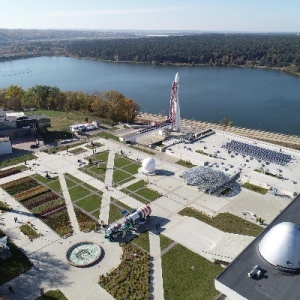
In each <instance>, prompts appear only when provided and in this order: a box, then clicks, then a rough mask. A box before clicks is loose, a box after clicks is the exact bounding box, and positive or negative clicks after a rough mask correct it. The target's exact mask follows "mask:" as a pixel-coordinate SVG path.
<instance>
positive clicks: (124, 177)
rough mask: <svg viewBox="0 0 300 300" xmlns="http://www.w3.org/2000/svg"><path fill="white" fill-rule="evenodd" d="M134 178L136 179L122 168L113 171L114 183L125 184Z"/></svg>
mask: <svg viewBox="0 0 300 300" xmlns="http://www.w3.org/2000/svg"><path fill="white" fill-rule="evenodd" d="M133 179H134V177H133V176H130V175H129V174H128V173H126V172H123V171H121V170H114V173H113V182H114V183H117V184H118V183H120V182H122V184H123V183H125V182H128V181H131V180H133Z"/></svg>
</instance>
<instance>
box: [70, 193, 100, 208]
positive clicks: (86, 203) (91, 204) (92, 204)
mask: <svg viewBox="0 0 300 300" xmlns="http://www.w3.org/2000/svg"><path fill="white" fill-rule="evenodd" d="M100 204H101V197H99V196H98V195H90V196H88V197H86V198H84V199H82V200H79V201H78V202H76V205H78V206H80V207H81V208H83V209H84V210H86V211H93V210H95V209H97V208H99V207H100Z"/></svg>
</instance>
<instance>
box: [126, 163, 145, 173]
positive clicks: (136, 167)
mask: <svg viewBox="0 0 300 300" xmlns="http://www.w3.org/2000/svg"><path fill="white" fill-rule="evenodd" d="M140 167H141V165H139V164H136V163H132V164H130V165H127V166H125V167H123V168H122V170H124V171H126V172H128V173H130V174H136V173H137V172H138V170H139V168H140Z"/></svg>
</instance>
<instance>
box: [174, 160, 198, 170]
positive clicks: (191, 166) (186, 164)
mask: <svg viewBox="0 0 300 300" xmlns="http://www.w3.org/2000/svg"><path fill="white" fill-rule="evenodd" d="M176 164H177V165H181V166H183V167H186V168H193V167H195V166H196V165H193V164H192V163H191V162H189V161H186V160H182V159H181V160H178V161H176Z"/></svg>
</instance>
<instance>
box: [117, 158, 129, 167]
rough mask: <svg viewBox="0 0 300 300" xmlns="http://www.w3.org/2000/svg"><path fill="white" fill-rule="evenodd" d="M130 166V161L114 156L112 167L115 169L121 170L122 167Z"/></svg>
mask: <svg viewBox="0 0 300 300" xmlns="http://www.w3.org/2000/svg"><path fill="white" fill-rule="evenodd" d="M129 164H131V160H129V159H126V158H124V157H120V156H116V158H115V162H114V166H115V167H117V168H122V167H124V166H127V165H129Z"/></svg>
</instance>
